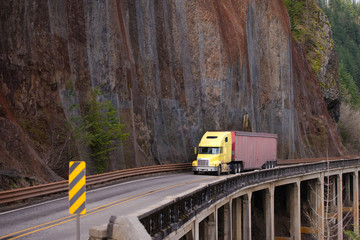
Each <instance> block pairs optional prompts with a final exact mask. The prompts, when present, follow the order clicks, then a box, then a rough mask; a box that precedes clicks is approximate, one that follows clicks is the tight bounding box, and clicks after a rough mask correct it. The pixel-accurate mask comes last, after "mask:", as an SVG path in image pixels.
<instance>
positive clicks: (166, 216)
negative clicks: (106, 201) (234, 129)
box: [138, 159, 360, 239]
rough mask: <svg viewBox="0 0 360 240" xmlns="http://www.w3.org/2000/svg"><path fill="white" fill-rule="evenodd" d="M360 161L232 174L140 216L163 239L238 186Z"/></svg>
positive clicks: (353, 160)
mask: <svg viewBox="0 0 360 240" xmlns="http://www.w3.org/2000/svg"><path fill="white" fill-rule="evenodd" d="M359 165H360V159H346V160H344V159H343V160H338V161H324V162H317V163H308V164H301V165H296V166H294V165H291V166H284V167H283V166H282V167H278V168H274V169H268V170H261V171H253V172H249V173H243V174H241V175H235V176H230V177H229V178H227V179H224V180H223V181H220V182H216V183H212V184H209V185H207V186H205V187H203V188H201V189H198V190H196V191H194V192H192V193H189V194H187V195H184V196H182V197H179V198H177V199H175V200H173V201H171V202H169V203H167V204H165V205H163V206H162V207H160V208H157V209H153V210H152V211H149V212H147V213H144V214H142V215H140V216H139V217H138V218H139V220H140V222H141V223H142V224H143V225H144V227H145V229H146V230H147V231H148V233H149V234H150V235H151V237H152V238H153V239H163V238H164V237H166V236H168V235H169V234H170V233H171V232H173V231H175V230H177V229H179V228H180V227H181V226H182V225H183V224H184V223H186V222H187V221H188V220H190V219H191V218H192V217H194V216H195V215H196V214H197V213H200V212H201V211H202V210H204V209H206V208H207V207H209V206H210V205H212V204H213V203H215V202H216V201H218V200H220V199H222V198H224V197H226V196H227V195H229V194H231V193H232V192H234V191H235V190H240V189H242V188H244V187H248V186H252V185H256V184H259V183H261V182H267V181H274V180H279V179H281V178H287V177H293V176H297V175H303V174H304V173H318V172H322V171H325V170H328V169H329V170H334V169H341V168H346V167H352V166H359Z"/></svg>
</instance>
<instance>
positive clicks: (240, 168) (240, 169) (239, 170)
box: [237, 163, 242, 173]
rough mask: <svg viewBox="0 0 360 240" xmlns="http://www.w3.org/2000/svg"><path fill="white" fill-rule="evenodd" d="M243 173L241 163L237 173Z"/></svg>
mask: <svg viewBox="0 0 360 240" xmlns="http://www.w3.org/2000/svg"><path fill="white" fill-rule="evenodd" d="M241 171H242V165H241V163H239V164H238V169H237V172H238V173H241Z"/></svg>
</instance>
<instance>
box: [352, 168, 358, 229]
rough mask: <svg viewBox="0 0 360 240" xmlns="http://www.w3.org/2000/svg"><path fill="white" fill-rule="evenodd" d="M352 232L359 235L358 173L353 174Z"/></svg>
mask: <svg viewBox="0 0 360 240" xmlns="http://www.w3.org/2000/svg"><path fill="white" fill-rule="evenodd" d="M353 212H354V215H353V216H354V232H355V233H356V234H359V172H358V171H355V172H354V173H353Z"/></svg>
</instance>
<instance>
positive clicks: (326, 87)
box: [298, 0, 341, 122]
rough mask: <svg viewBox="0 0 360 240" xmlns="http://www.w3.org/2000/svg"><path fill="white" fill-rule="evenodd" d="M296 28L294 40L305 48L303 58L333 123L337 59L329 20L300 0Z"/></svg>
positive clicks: (338, 100) (311, 4) (336, 113)
mask: <svg viewBox="0 0 360 240" xmlns="http://www.w3.org/2000/svg"><path fill="white" fill-rule="evenodd" d="M299 29H300V31H301V32H302V36H301V37H299V39H298V41H299V42H300V43H301V44H302V45H303V46H304V47H305V52H306V57H307V59H308V62H309V63H310V66H311V68H312V69H313V72H314V73H315V77H316V79H317V80H318V82H319V86H320V90H321V92H322V94H323V97H324V100H325V103H326V105H327V108H328V111H329V113H330V115H331V117H332V118H333V119H334V120H335V121H336V122H337V121H338V120H339V117H340V104H341V96H340V85H339V74H338V60H337V55H336V52H335V49H334V42H333V39H332V31H331V26H330V22H329V20H328V19H327V17H326V15H325V13H324V12H323V11H322V10H321V9H320V8H319V7H318V6H317V5H316V4H315V1H313V0H307V1H303V11H302V16H301V23H300V26H299Z"/></svg>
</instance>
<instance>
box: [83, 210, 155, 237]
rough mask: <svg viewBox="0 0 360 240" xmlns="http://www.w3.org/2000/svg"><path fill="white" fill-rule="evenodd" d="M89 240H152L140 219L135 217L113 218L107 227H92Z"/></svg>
mask: <svg viewBox="0 0 360 240" xmlns="http://www.w3.org/2000/svg"><path fill="white" fill-rule="evenodd" d="M89 234H90V237H89V240H110V239H111V240H151V237H150V235H149V234H148V233H147V232H146V230H145V228H144V226H143V225H142V224H141V222H140V221H139V219H138V218H137V217H134V216H121V217H115V216H111V217H110V220H109V223H108V224H107V225H102V226H95V227H91V228H90V230H89Z"/></svg>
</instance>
